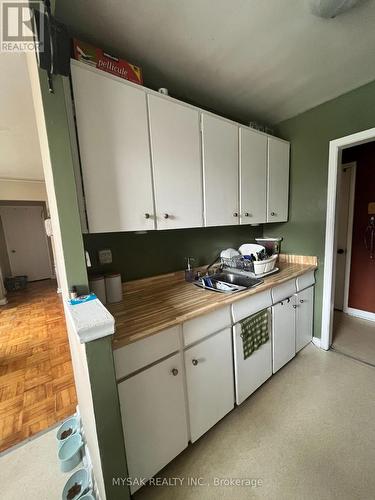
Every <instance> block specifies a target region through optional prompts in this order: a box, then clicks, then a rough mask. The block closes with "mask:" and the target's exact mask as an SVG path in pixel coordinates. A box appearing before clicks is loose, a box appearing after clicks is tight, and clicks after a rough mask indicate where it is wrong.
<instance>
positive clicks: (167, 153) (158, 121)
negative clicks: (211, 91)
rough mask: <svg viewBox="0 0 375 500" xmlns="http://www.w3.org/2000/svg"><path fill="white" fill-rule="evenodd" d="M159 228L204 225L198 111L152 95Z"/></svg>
mask: <svg viewBox="0 0 375 500" xmlns="http://www.w3.org/2000/svg"><path fill="white" fill-rule="evenodd" d="M148 99H149V113H150V138H151V152H152V162H153V172H154V186H155V206H156V217H157V228H158V229H178V228H184V227H201V226H202V225H203V199H202V167H201V150H200V134H199V112H198V110H196V109H194V108H191V107H188V106H184V105H182V104H178V103H176V102H175V101H171V100H168V99H166V98H163V97H159V96H155V95H149V96H148Z"/></svg>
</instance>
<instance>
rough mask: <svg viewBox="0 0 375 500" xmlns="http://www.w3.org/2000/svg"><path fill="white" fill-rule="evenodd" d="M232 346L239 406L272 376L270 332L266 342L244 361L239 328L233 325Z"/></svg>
mask: <svg viewBox="0 0 375 500" xmlns="http://www.w3.org/2000/svg"><path fill="white" fill-rule="evenodd" d="M233 346H234V370H235V389H236V403H237V404H238V405H240V404H241V403H243V402H244V401H245V399H246V398H248V397H249V396H250V394H252V393H253V392H254V391H256V390H257V389H258V387H260V386H261V385H262V384H264V382H265V381H266V380H267V379H269V378H270V376H271V375H272V349H271V332H270V339H269V340H268V342H266V343H265V344H263V345H261V346H260V347H259V349H257V350H256V351H254V352H253V353H252V354H251V355H250V356H249V357H248V358H247V359H244V356H243V346H242V338H241V326H240V325H239V324H237V325H234V327H233Z"/></svg>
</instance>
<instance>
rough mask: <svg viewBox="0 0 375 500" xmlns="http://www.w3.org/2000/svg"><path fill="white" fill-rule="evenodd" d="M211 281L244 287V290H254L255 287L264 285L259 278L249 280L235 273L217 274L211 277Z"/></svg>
mask: <svg viewBox="0 0 375 500" xmlns="http://www.w3.org/2000/svg"><path fill="white" fill-rule="evenodd" d="M211 279H214V280H217V281H222V282H224V283H228V284H230V285H237V286H243V287H244V288H252V287H253V286H257V285H260V283H263V281H262V280H260V279H258V278H249V277H247V276H240V275H238V274H234V273H217V274H214V275H213V276H211Z"/></svg>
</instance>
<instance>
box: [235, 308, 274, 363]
mask: <svg viewBox="0 0 375 500" xmlns="http://www.w3.org/2000/svg"><path fill="white" fill-rule="evenodd" d="M240 325H241V338H242V346H243V359H247V358H248V357H249V356H250V355H251V354H252V353H253V352H254V351H256V350H257V349H259V347H260V346H261V345H262V344H265V343H266V342H267V341H268V339H269V335H268V310H267V309H264V310H263V311H260V312H258V313H256V314H253V315H252V316H249V317H248V318H245V319H243V320H242V321H240Z"/></svg>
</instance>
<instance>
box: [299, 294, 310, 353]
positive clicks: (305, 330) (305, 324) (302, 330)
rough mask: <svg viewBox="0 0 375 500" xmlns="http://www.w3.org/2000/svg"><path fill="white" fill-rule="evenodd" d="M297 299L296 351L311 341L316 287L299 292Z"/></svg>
mask: <svg viewBox="0 0 375 500" xmlns="http://www.w3.org/2000/svg"><path fill="white" fill-rule="evenodd" d="M295 300H296V352H298V351H300V350H301V349H302V348H303V347H305V345H307V344H308V343H309V342H311V339H312V334H313V316H314V287H313V286H310V287H309V288H306V290H302V292H298V293H297V294H296V297H295Z"/></svg>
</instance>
